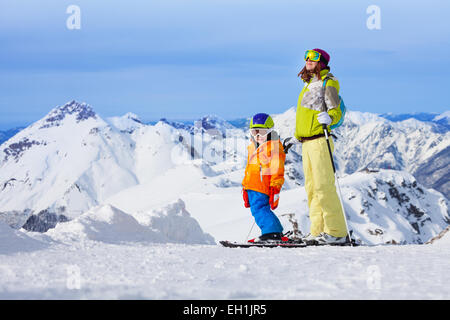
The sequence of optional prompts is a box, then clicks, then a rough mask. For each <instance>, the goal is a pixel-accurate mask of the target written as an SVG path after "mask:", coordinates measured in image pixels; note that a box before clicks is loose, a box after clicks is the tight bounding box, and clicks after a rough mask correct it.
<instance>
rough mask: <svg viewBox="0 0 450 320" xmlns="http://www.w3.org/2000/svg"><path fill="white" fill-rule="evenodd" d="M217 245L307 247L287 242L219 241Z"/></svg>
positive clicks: (229, 246)
mask: <svg viewBox="0 0 450 320" xmlns="http://www.w3.org/2000/svg"><path fill="white" fill-rule="evenodd" d="M219 243H220V244H221V245H222V246H224V247H227V248H252V247H257V248H278V247H280V248H303V247H306V246H307V245H306V244H305V243H303V242H289V241H276V242H275V241H273V242H247V243H239V242H231V241H219Z"/></svg>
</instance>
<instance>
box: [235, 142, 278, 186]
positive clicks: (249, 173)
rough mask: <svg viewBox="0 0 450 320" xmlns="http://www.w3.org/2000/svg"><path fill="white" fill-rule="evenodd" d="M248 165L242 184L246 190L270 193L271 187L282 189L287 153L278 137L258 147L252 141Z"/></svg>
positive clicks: (249, 147)
mask: <svg viewBox="0 0 450 320" xmlns="http://www.w3.org/2000/svg"><path fill="white" fill-rule="evenodd" d="M247 150H248V156H247V166H246V168H245V176H244V180H243V181H242V186H243V187H244V189H246V190H253V191H258V192H261V193H265V194H267V195H269V187H278V188H280V189H281V187H282V186H283V183H284V161H285V159H286V154H285V153H284V149H283V145H282V144H281V141H280V140H279V139H278V138H277V139H274V140H268V141H266V142H265V143H263V144H261V145H260V146H259V147H256V145H255V143H254V142H252V143H251V144H250V145H249V146H248V147H247Z"/></svg>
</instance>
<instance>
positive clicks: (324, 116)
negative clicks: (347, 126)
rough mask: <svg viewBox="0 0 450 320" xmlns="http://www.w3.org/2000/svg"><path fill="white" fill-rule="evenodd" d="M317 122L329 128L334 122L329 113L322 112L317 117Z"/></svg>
mask: <svg viewBox="0 0 450 320" xmlns="http://www.w3.org/2000/svg"><path fill="white" fill-rule="evenodd" d="M317 121H319V123H320V124H322V125H324V124H325V125H327V126H329V125H330V124H331V122H332V119H331V117H330V115H329V114H328V113H327V112H321V113H319V114H318V115H317Z"/></svg>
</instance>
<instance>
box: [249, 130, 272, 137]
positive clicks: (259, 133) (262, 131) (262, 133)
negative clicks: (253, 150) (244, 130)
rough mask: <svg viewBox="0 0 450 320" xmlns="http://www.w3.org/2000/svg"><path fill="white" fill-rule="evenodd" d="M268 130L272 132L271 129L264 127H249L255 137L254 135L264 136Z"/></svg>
mask: <svg viewBox="0 0 450 320" xmlns="http://www.w3.org/2000/svg"><path fill="white" fill-rule="evenodd" d="M270 132H272V129H265V128H253V129H250V134H251V135H252V136H253V137H255V138H256V136H260V137H263V138H264V137H266V136H267V135H268V134H269V133H270Z"/></svg>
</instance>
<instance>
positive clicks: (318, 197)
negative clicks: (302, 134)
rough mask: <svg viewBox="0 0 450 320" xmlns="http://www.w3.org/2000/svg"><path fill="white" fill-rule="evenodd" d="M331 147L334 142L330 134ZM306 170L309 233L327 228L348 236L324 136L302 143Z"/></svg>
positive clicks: (317, 232) (336, 233) (315, 233)
mask: <svg viewBox="0 0 450 320" xmlns="http://www.w3.org/2000/svg"><path fill="white" fill-rule="evenodd" d="M329 141H330V147H331V150H332V151H334V144H333V140H332V139H331V137H329ZM302 158H303V172H304V175H305V189H306V194H307V196H308V207H309V218H310V221H311V229H310V233H311V234H312V235H313V236H317V235H318V234H319V233H322V232H325V233H328V234H329V235H332V236H334V237H345V236H346V235H347V227H346V224H345V219H344V213H343V211H342V207H341V203H340V200H339V197H338V195H337V192H336V185H335V180H334V179H335V177H334V172H333V167H332V165H331V159H330V153H329V151H328V146H327V140H326V139H325V137H321V138H317V139H314V140H309V141H304V142H303V144H302Z"/></svg>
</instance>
